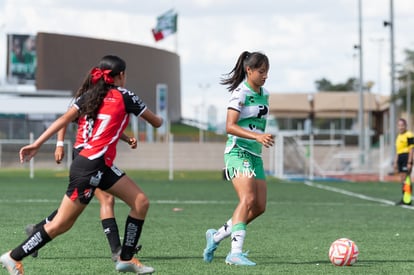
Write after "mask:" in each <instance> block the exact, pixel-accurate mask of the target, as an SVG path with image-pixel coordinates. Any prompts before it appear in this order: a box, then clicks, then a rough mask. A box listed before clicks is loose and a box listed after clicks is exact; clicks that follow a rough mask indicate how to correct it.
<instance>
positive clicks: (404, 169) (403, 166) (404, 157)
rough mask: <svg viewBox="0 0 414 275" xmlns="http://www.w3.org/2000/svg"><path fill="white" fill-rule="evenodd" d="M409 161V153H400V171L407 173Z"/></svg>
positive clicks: (398, 161) (398, 160)
mask: <svg viewBox="0 0 414 275" xmlns="http://www.w3.org/2000/svg"><path fill="white" fill-rule="evenodd" d="M407 162H408V153H402V154H399V155H398V159H397V164H398V172H400V173H401V172H404V173H407V172H408V169H407Z"/></svg>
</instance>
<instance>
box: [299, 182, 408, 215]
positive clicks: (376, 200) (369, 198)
mask: <svg viewBox="0 0 414 275" xmlns="http://www.w3.org/2000/svg"><path fill="white" fill-rule="evenodd" d="M304 183H305V184H306V185H308V186H311V187H315V188H319V189H323V190H328V191H332V192H336V193H340V194H343V195H347V196H350V197H354V198H358V199H361V200H366V201H374V202H378V203H382V204H386V205H395V202H393V201H390V200H384V199H381V198H375V197H370V196H366V195H363V194H359V193H354V192H351V191H347V190H344V189H340V188H336V187H331V186H326V185H322V184H318V183H314V182H311V181H307V180H305V181H304ZM401 207H403V208H407V209H411V210H414V207H412V206H409V205H401Z"/></svg>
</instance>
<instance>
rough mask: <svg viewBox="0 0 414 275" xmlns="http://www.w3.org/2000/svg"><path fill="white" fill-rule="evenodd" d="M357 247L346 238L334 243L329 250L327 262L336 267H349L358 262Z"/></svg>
mask: <svg viewBox="0 0 414 275" xmlns="http://www.w3.org/2000/svg"><path fill="white" fill-rule="evenodd" d="M358 255H359V250H358V246H357V245H356V244H355V243H354V242H353V241H352V240H350V239H348V238H341V239H338V240H336V241H334V242H333V243H332V244H331V247H330V248H329V260H330V261H331V263H332V264H334V265H336V266H351V265H353V264H354V263H356V261H357V260H358Z"/></svg>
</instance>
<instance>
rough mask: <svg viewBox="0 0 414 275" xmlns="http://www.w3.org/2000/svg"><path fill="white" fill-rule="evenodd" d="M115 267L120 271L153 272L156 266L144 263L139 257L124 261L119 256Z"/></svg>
mask: <svg viewBox="0 0 414 275" xmlns="http://www.w3.org/2000/svg"><path fill="white" fill-rule="evenodd" d="M115 269H116V270H117V271H119V272H134V273H136V274H152V273H154V271H155V270H154V268H152V267H150V266H145V265H143V264H142V263H141V262H140V261H139V260H138V259H137V258H135V257H134V258H132V259H131V260H129V261H122V260H121V259H120V258H118V261H117V262H116V264H115Z"/></svg>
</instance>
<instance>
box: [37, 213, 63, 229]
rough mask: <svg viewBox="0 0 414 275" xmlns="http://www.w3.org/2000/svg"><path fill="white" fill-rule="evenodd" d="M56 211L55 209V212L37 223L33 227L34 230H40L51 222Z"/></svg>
mask: <svg viewBox="0 0 414 275" xmlns="http://www.w3.org/2000/svg"><path fill="white" fill-rule="evenodd" d="M57 212H58V210H57V209H56V210H55V211H53V212H52V213H51V214H50V215H49V216H48V217H47V218H46V219H43V220H42V221H41V222H39V223H38V224H36V225H35V228H36V229H39V228H41V227H42V226H43V225H45V224H47V223H48V222H50V221H51V220H53V218H54V217H55V216H56V214H57Z"/></svg>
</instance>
